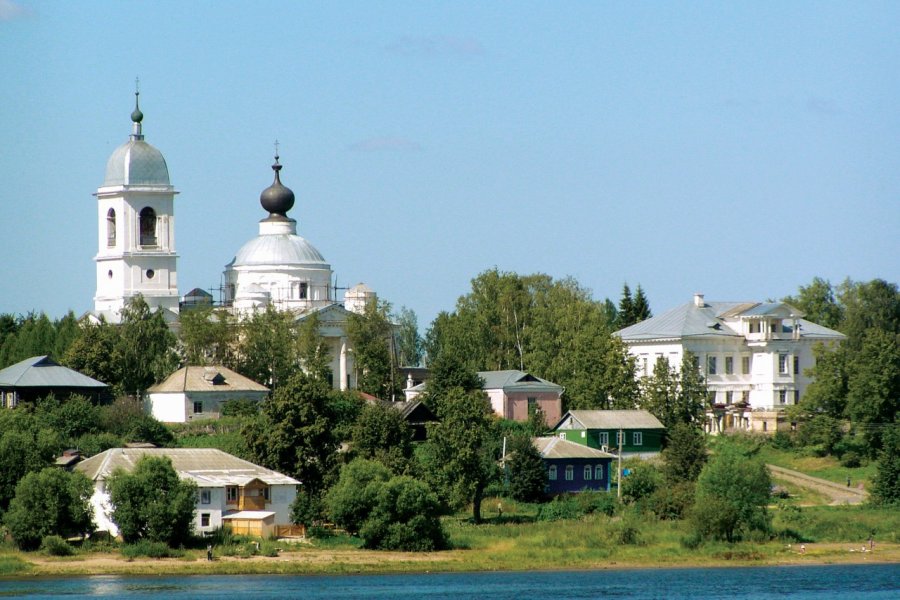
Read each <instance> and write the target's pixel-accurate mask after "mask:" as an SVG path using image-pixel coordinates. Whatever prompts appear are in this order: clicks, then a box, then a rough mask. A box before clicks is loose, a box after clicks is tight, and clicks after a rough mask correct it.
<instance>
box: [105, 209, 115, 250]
mask: <svg viewBox="0 0 900 600" xmlns="http://www.w3.org/2000/svg"><path fill="white" fill-rule="evenodd" d="M106 245H107V246H108V247H110V248H112V247H114V246H115V245H116V211H115V209H112V208H111V209H109V211H108V212H107V213H106Z"/></svg>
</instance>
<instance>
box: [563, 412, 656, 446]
mask: <svg viewBox="0 0 900 600" xmlns="http://www.w3.org/2000/svg"><path fill="white" fill-rule="evenodd" d="M553 432H554V434H556V435H557V436H558V437H560V438H562V439H564V440H566V441H569V442H575V443H577V444H584V445H585V446H588V447H590V448H596V449H598V450H603V451H607V450H612V449H617V448H620V447H621V449H622V456H640V457H649V456H655V455H657V454H659V452H660V451H661V450H662V442H663V436H664V435H665V433H666V428H665V427H664V426H663V424H662V423H660V422H659V419H657V418H656V417H654V416H653V415H651V414H650V413H649V412H647V411H646V410H570V411H569V412H567V413H566V414H565V415H563V418H562V419H561V420H560V421H559V423H557V424H556V427H554V428H553ZM620 432H621V433H622V435H623V437H624V438H625V440H624V442H622V441H620V440H619V439H618V437H619V433H620Z"/></svg>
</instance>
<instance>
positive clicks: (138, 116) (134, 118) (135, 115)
mask: <svg viewBox="0 0 900 600" xmlns="http://www.w3.org/2000/svg"><path fill="white" fill-rule="evenodd" d="M139 95H140V92H135V93H134V110H133V111H131V122H132V123H140V122H141V121H143V120H144V113H142V112H141V107H140V106H139V105H138V96H139Z"/></svg>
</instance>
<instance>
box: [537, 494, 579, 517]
mask: <svg viewBox="0 0 900 600" xmlns="http://www.w3.org/2000/svg"><path fill="white" fill-rule="evenodd" d="M583 514H584V513H583V512H582V510H581V507H580V506H578V502H577V500H575V499H574V498H573V497H572V495H569V494H567V495H564V496H557V497H556V498H554V499H553V500H551V501H550V502H548V503H546V504H542V505H541V506H540V507H539V508H538V512H537V520H538V521H561V520H565V519H577V518H578V517H580V516H582V515H583Z"/></svg>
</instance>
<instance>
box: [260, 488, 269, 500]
mask: <svg viewBox="0 0 900 600" xmlns="http://www.w3.org/2000/svg"><path fill="white" fill-rule="evenodd" d="M262 497H263V498H265V499H266V501H267V502H268V501H269V500H270V498H269V486H266V487H264V488H263V489H262Z"/></svg>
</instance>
